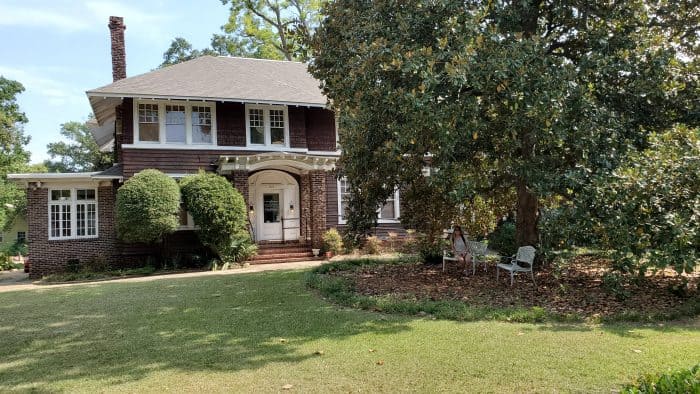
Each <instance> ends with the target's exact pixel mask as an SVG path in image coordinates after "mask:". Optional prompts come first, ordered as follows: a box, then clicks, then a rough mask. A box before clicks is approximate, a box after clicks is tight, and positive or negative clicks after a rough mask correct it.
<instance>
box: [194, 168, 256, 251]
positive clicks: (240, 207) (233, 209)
mask: <svg viewBox="0 0 700 394" xmlns="http://www.w3.org/2000/svg"><path fill="white" fill-rule="evenodd" d="M180 188H181V190H182V199H183V201H184V203H185V208H186V209H187V210H188V211H189V212H190V214H191V215H192V218H193V219H194V222H195V223H196V224H197V226H198V227H199V230H198V232H197V233H198V235H199V238H200V240H201V241H202V243H203V244H204V245H206V246H208V247H210V248H211V249H212V250H213V251H214V253H215V254H217V255H218V257H219V258H220V259H221V260H222V261H223V262H224V263H229V262H238V261H243V260H246V259H248V258H249V257H250V256H252V255H254V254H255V253H256V251H257V247H256V246H255V245H254V244H253V241H252V240H251V238H250V233H249V232H248V218H247V213H246V206H245V200H244V199H243V196H242V195H241V193H239V192H238V190H236V189H235V188H234V187H233V186H232V185H231V183H230V182H229V181H228V180H227V179H226V178H224V177H222V176H220V175H217V174H214V173H205V172H203V171H201V172H199V173H198V174H196V175H190V176H188V177H186V178H184V179H182V181H181V182H180Z"/></svg>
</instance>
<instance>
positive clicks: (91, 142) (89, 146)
mask: <svg viewBox="0 0 700 394" xmlns="http://www.w3.org/2000/svg"><path fill="white" fill-rule="evenodd" d="M61 135H62V136H63V137H64V138H66V139H67V140H68V142H63V141H60V142H52V143H50V144H48V145H47V146H46V148H47V150H48V153H49V156H50V157H51V160H46V162H45V163H44V164H45V165H46V167H47V168H48V169H49V171H51V172H84V171H88V172H89V171H100V170H105V169H107V168H109V167H110V166H111V165H112V154H111V152H101V151H100V147H99V146H98V145H97V143H96V142H95V139H94V138H93V136H92V133H91V132H90V122H89V121H88V122H67V123H64V124H62V125H61Z"/></svg>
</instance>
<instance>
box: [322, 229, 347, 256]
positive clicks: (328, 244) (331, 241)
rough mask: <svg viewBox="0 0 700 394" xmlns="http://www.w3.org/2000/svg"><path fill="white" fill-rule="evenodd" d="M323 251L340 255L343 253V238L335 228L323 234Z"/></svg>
mask: <svg viewBox="0 0 700 394" xmlns="http://www.w3.org/2000/svg"><path fill="white" fill-rule="evenodd" d="M322 238H323V250H324V251H326V252H333V254H340V253H341V252H342V251H343V238H342V237H341V236H340V233H339V232H338V230H336V229H335V228H332V229H330V230H328V231H326V232H325V233H323V236H322Z"/></svg>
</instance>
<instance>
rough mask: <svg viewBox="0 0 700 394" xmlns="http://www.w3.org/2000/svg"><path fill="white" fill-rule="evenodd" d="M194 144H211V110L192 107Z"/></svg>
mask: <svg viewBox="0 0 700 394" xmlns="http://www.w3.org/2000/svg"><path fill="white" fill-rule="evenodd" d="M192 143H193V144H211V143H212V136H211V108H209V107H200V106H193V107H192Z"/></svg>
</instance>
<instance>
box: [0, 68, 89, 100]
mask: <svg viewBox="0 0 700 394" xmlns="http://www.w3.org/2000/svg"><path fill="white" fill-rule="evenodd" d="M0 75H2V76H4V77H5V78H8V79H13V80H16V81H19V82H20V83H22V85H24V88H25V94H36V95H38V96H41V97H42V98H43V99H45V100H46V103H47V104H49V105H52V106H56V107H60V106H65V105H75V104H80V103H81V102H82V101H84V100H85V95H84V93H83V92H81V91H80V90H78V89H76V88H74V87H72V86H70V85H68V84H66V83H64V82H61V81H58V80H55V79H51V78H47V77H44V76H41V75H39V74H38V71H33V70H27V69H20V68H14V67H5V66H0Z"/></svg>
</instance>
